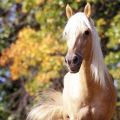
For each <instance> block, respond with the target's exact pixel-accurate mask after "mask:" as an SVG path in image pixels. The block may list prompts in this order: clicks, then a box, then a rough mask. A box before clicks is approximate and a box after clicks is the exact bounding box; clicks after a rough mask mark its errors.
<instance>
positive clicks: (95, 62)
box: [64, 12, 109, 86]
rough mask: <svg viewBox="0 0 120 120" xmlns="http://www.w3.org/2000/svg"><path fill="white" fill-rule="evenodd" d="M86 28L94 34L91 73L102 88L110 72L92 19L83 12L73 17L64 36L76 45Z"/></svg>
mask: <svg viewBox="0 0 120 120" xmlns="http://www.w3.org/2000/svg"><path fill="white" fill-rule="evenodd" d="M83 26H85V27H87V28H89V29H90V30H91V33H92V50H91V57H92V62H91V71H92V75H93V77H94V80H95V81H96V82H99V83H100V85H101V86H105V85H106V80H105V78H106V77H108V76H109V75H108V70H107V68H106V66H105V64H104V58H103V54H102V50H101V46H100V38H99V35H98V33H97V31H96V28H95V26H94V23H93V21H92V19H90V21H89V20H88V18H87V17H86V15H85V14H84V13H82V12H79V13H76V14H75V15H73V16H72V17H71V18H70V19H69V21H68V23H67V25H66V27H65V30H64V36H65V37H66V39H68V40H69V39H70V40H71V41H70V42H71V45H72V46H73V44H74V43H75V40H76V37H77V36H78V34H79V32H80V31H81V29H82V27H83ZM72 42H73V43H72Z"/></svg>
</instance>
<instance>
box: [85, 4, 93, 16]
mask: <svg viewBox="0 0 120 120" xmlns="http://www.w3.org/2000/svg"><path fill="white" fill-rule="evenodd" d="M84 13H85V14H86V16H87V17H88V18H90V16H91V14H92V8H91V5H90V3H87V4H86V6H85V8H84Z"/></svg>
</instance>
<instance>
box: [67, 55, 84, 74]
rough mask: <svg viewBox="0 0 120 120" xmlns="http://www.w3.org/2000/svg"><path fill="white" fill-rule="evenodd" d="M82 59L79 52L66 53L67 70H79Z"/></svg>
mask: <svg viewBox="0 0 120 120" xmlns="http://www.w3.org/2000/svg"><path fill="white" fill-rule="evenodd" d="M82 60H83V58H82V56H81V55H79V54H75V53H72V54H67V55H66V57H65V63H66V65H67V68H68V70H69V72H71V73H77V72H79V69H80V67H81V64H82Z"/></svg>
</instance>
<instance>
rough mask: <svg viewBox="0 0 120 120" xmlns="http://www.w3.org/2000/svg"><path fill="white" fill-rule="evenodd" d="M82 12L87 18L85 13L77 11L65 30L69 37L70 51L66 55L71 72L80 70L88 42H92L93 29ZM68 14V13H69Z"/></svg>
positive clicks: (66, 61)
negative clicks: (85, 21)
mask: <svg viewBox="0 0 120 120" xmlns="http://www.w3.org/2000/svg"><path fill="white" fill-rule="evenodd" d="M80 14H81V15H83V17H85V19H87V22H89V20H88V19H89V18H87V16H86V15H85V13H77V14H75V15H73V16H72V17H71V18H70V19H69V20H68V23H67V25H66V27H65V30H64V36H65V37H66V39H67V45H68V52H67V54H66V57H65V63H66V65H67V67H68V69H69V71H70V72H71V73H76V72H78V71H79V69H80V66H81V64H82V61H83V59H84V54H85V52H86V51H85V50H86V47H88V45H87V44H88V43H90V38H91V31H90V29H89V27H88V26H87V25H86V24H85V23H84V20H83V19H82V18H79V17H80ZM67 16H68V15H67Z"/></svg>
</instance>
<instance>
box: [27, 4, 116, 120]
mask: <svg viewBox="0 0 120 120" xmlns="http://www.w3.org/2000/svg"><path fill="white" fill-rule="evenodd" d="M66 14H67V17H68V23H67V25H66V27H65V29H64V36H65V38H66V39H67V45H68V52H67V55H66V57H65V62H66V64H67V67H68V70H69V72H68V73H67V74H66V75H65V77H64V89H63V94H60V93H59V92H49V93H47V96H48V97H49V100H48V101H43V102H42V103H40V104H39V105H38V106H36V107H35V108H33V109H32V111H31V112H30V113H29V115H28V118H27V120H110V119H111V118H112V116H113V113H114V110H115V103H116V92H115V88H114V85H113V81H112V78H111V76H110V74H109V73H108V70H107V68H106V66H105V64H104V60H103V54H102V51H101V47H100V39H99V36H98V33H97V32H96V28H95V26H94V23H93V21H92V19H91V17H90V16H91V6H90V4H87V5H86V6H85V8H84V12H79V13H76V14H74V15H73V11H72V9H71V8H70V6H69V5H67V7H66Z"/></svg>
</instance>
